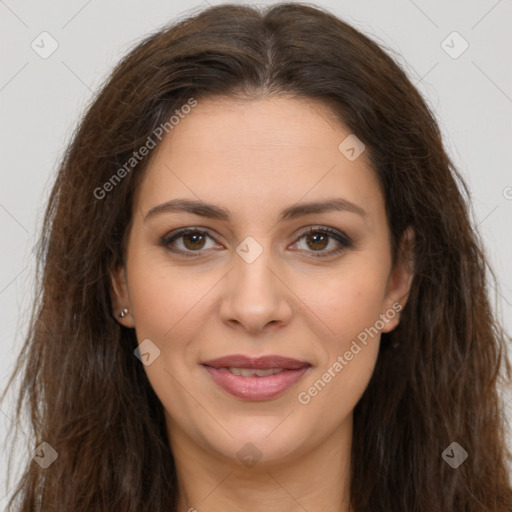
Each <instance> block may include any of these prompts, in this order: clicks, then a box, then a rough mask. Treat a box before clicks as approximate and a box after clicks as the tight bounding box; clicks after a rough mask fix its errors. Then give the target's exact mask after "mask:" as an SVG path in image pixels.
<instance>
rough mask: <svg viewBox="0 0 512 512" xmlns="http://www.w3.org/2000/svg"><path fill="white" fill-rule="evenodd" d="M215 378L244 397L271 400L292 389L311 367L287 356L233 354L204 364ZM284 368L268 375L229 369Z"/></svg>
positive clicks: (235, 394) (223, 386) (234, 392)
mask: <svg viewBox="0 0 512 512" xmlns="http://www.w3.org/2000/svg"><path fill="white" fill-rule="evenodd" d="M201 364H202V365H203V367H204V368H205V369H206V371H208V373H209V374H210V376H211V377H212V380H213V381H214V382H215V383H216V384H217V385H218V386H219V387H221V388H222V389H223V390H224V391H226V392H228V393H230V394H231V395H233V396H236V397H238V398H243V399H244V400H269V399H271V398H275V397H277V396H279V395H281V394H282V393H284V392H285V391H287V390H288V389H290V388H291V387H292V386H293V385H294V384H295V383H296V382H297V381H299V380H300V379H301V378H302V376H303V375H304V374H305V373H306V372H307V371H308V370H309V368H311V365H310V364H309V363H307V362H305V361H299V360H298V359H293V358H289V357H283V356H275V355H273V356H263V357H258V358H252V357H248V356H244V355H239V354H236V355H230V356H224V357H219V358H217V359H211V360H208V361H204V362H202V363H201ZM230 367H233V368H253V369H261V370H266V369H280V370H282V371H280V372H279V373H276V374H275V375H269V376H265V377H258V376H253V377H252V376H251V377H242V376H241V375H234V374H232V373H231V372H229V371H228V370H227V368H230Z"/></svg>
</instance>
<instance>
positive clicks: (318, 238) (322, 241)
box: [306, 231, 330, 251]
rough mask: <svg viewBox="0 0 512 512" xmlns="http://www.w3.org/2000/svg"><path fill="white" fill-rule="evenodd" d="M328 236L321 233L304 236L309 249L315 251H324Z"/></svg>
mask: <svg viewBox="0 0 512 512" xmlns="http://www.w3.org/2000/svg"><path fill="white" fill-rule="evenodd" d="M329 238H330V236H329V235H326V234H325V233H322V232H321V231H317V232H315V233H312V234H311V233H309V234H308V235H306V243H307V244H308V247H309V248H310V249H313V250H315V251H318V250H322V249H325V248H326V247H327V244H328V243H329Z"/></svg>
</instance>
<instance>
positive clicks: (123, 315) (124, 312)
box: [119, 308, 128, 318]
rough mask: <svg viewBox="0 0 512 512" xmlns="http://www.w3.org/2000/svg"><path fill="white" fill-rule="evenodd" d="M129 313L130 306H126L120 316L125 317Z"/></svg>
mask: <svg viewBox="0 0 512 512" xmlns="http://www.w3.org/2000/svg"><path fill="white" fill-rule="evenodd" d="M127 314H128V308H124V309H123V311H121V313H119V318H124V317H125V316H126V315H127Z"/></svg>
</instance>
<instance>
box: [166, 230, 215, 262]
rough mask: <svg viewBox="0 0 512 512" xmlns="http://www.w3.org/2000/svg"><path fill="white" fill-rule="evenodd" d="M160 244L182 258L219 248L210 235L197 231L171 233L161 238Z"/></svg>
mask: <svg viewBox="0 0 512 512" xmlns="http://www.w3.org/2000/svg"><path fill="white" fill-rule="evenodd" d="M208 242H210V243H209V244H208ZM161 243H162V245H163V246H164V247H165V248H167V249H169V250H170V251H172V252H175V253H178V254H180V255H183V256H197V255H200V254H201V251H203V250H208V249H215V248H219V246H218V245H216V244H215V240H214V239H213V238H212V236H211V235H210V234H208V233H207V232H206V231H201V230H198V229H182V230H181V231H178V232H175V233H174V234H172V233H171V234H169V235H167V236H165V237H163V238H162V242H161ZM194 253H198V254H194Z"/></svg>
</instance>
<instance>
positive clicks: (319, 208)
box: [112, 97, 411, 462]
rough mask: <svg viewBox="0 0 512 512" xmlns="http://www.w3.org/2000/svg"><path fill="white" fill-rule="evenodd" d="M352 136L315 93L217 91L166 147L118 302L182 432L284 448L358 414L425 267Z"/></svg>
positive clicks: (141, 207) (226, 444)
mask: <svg viewBox="0 0 512 512" xmlns="http://www.w3.org/2000/svg"><path fill="white" fill-rule="evenodd" d="M349 135H350V131H349V130H347V129H346V128H344V127H343V126H342V125H341V124H339V123H336V122H335V121H334V120H333V119H332V117H330V116H329V115H328V112H327V111H326V110H325V107H323V105H321V104H318V103H315V102H309V101H306V100H302V99H291V98H284V97H281V98H273V99H265V100H246V101H235V100H230V99H218V98H211V99H206V100H202V101H200V102H199V103H198V105H197V106H196V107H195V108H194V109H193V110H192V111H191V112H190V113H189V114H188V115H187V116H186V117H184V118H183V119H181V120H180V122H179V124H178V125H176V126H175V127H174V129H173V130H172V131H171V132H170V133H169V135H168V136H167V138H165V139H164V140H163V141H162V143H161V145H160V146H159V148H158V149H157V152H156V153H155V154H154V155H153V157H152V160H151V162H150V164H149V166H148V168H147V172H146V174H145V176H144V178H143V180H142V182H141V184H140V186H139V188H138V189H137V192H136V195H135V198H134V204H133V222H132V225H131V228H130V232H129V237H128V243H127V253H126V263H125V267H124V268H119V269H118V270H117V271H116V273H115V274H114V275H113V276H112V277H113V279H112V281H113V302H114V306H115V307H116V308H117V309H116V316H118V313H119V311H120V310H122V309H123V308H128V310H129V314H128V315H126V316H125V317H124V318H119V322H121V323H122V324H123V325H125V326H126V327H133V328H135V331H136V335H137V339H138V342H139V344H141V343H144V345H141V352H143V353H145V354H146V356H145V357H146V362H147V363H148V364H145V365H144V369H145V371H146V373H147V376H148V378H149V381H150V383H151V385H152V386H153V388H154V390H155V392H156V394H157V396H158V397H159V399H160V401H161V402H162V404H163V407H164V409H165V413H166V419H167V424H168V431H169V436H170V441H171V444H172V445H176V446H178V445H179V444H180V443H181V444H188V445H190V446H195V447H198V448H199V449H200V450H202V451H203V452H204V453H210V454H213V455H215V456H216V457H220V458H223V459H225V460H237V459H240V457H241V456H242V455H243V453H244V451H243V450H246V451H247V450H248V451H249V452H250V451H251V450H253V451H254V452H255V453H252V454H251V453H249V455H254V456H257V457H258V458H259V457H261V461H269V462H272V461H274V462H275V461H277V460H292V459H293V457H295V456H299V455H300V454H301V453H304V451H306V450H311V449H313V448H315V447H318V446H320V445H322V443H325V442H326V440H328V439H332V438H333V437H335V436H336V434H337V433H339V432H341V431H345V432H346V431H347V429H348V428H349V427H350V425H351V422H352V412H353V409H354V407H355V405H356V404H357V402H358V401H359V399H360V397H361V395H362V394H363V392H364V390H365V388H366V386H367V385H368V382H369V380H370V377H371V375H372V372H373V370H374V366H375V363H376V360H377V354H378V349H379V342H380V335H381V332H388V331H391V330H392V329H394V328H395V327H396V325H397V323H398V319H399V310H400V308H401V307H403V305H404V304H405V301H406V299H407V294H408V290H409V284H410V277H411V276H410V274H408V272H407V270H406V269H405V268H404V267H403V266H400V265H395V266H394V267H393V266H392V260H391V247H390V231H389V226H388V224H387V220H386V215H385V203H384V198H383V195H382V192H381V190H380V188H379V184H378V181H377V177H376V175H375V174H374V171H373V170H372V169H371V168H370V167H369V165H368V163H367V161H366V154H365V152H364V151H363V153H362V154H361V155H360V156H359V157H358V158H355V159H354V156H357V153H358V150H360V149H361V146H358V145H357V141H355V142H354V139H352V138H350V139H348V140H347V141H345V142H344V143H343V144H341V149H340V148H339V147H340V143H342V142H343V141H344V140H345V139H346V138H347V137H348V136H349ZM354 144H355V145H354ZM351 147H353V148H354V149H355V150H354V151H351V150H350V148H351ZM137 364H139V361H137ZM227 368H231V369H230V370H228V369H227ZM246 443H252V445H246ZM240 450H242V452H240ZM256 454H257V455H256Z"/></svg>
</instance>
